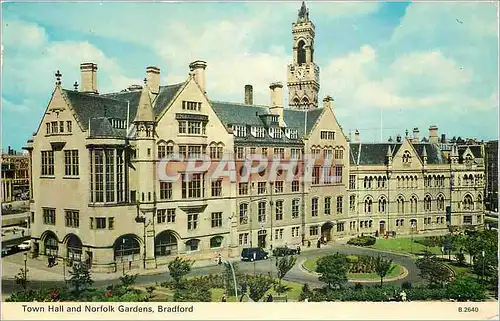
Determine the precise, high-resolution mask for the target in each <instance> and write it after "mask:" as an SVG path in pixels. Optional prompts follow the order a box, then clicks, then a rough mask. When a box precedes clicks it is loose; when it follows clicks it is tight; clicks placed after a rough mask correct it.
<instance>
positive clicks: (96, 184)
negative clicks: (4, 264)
mask: <svg viewBox="0 0 500 321" xmlns="http://www.w3.org/2000/svg"><path fill="white" fill-rule="evenodd" d="M293 31H294V37H295V36H297V37H298V38H297V39H295V40H294V41H295V42H297V41H299V42H300V39H302V38H301V37H302V36H303V37H305V38H304V39H305V40H304V41H305V46H304V47H303V48H304V51H303V52H301V53H299V52H298V49H297V48H295V47H297V46H296V45H295V42H294V61H293V64H292V65H291V67H290V68H289V81H288V89H289V93H292V94H291V95H292V96H293V97H292V96H290V97H292V99H290V100H289V103H288V106H285V105H286V104H285V103H284V101H283V85H282V84H280V83H273V84H271V85H270V86H269V88H270V97H271V100H270V103H269V105H266V106H258V105H254V104H253V97H252V89H251V88H252V87H250V86H246V90H245V95H244V97H245V99H244V100H245V103H243V104H242V103H231V102H220V101H213V100H210V99H209V97H208V96H209V94H207V92H206V80H205V71H206V69H207V63H206V62H204V61H195V62H193V63H191V64H190V66H189V76H188V77H187V79H186V80H185V81H184V82H182V83H179V84H169V85H166V86H162V85H160V82H159V79H160V69H159V68H157V67H148V68H147V69H146V79H145V83H144V85H142V86H141V85H133V86H131V87H129V88H128V89H125V90H122V91H121V92H116V93H108V94H103V93H99V91H98V88H97V65H95V64H93V63H83V64H82V65H81V72H82V84H81V88H82V90H81V91H78V88H77V87H76V86H75V89H72V90H68V89H64V88H63V86H62V81H61V78H62V75H61V74H60V73H59V72H58V73H57V74H56V77H57V79H56V86H55V88H54V91H53V93H52V97H51V99H50V101H49V104H48V106H47V109H46V112H45V113H44V116H43V118H42V120H41V122H40V126H39V128H38V129H37V131H36V133H35V134H34V136H33V138H32V139H31V140H30V141H28V146H27V148H26V149H27V150H28V151H29V152H30V160H31V165H32V173H33V193H32V194H31V212H32V215H33V217H34V222H33V224H32V237H33V240H34V246H33V247H32V255H55V256H57V257H59V258H64V259H69V260H77V261H80V260H81V261H86V262H87V263H88V264H90V265H91V268H92V270H94V271H116V270H119V269H120V268H121V265H122V264H123V265H125V264H127V265H130V266H131V267H141V268H146V269H147V268H154V267H157V266H159V265H162V264H166V263H167V262H168V261H169V260H171V259H173V258H175V256H178V255H179V256H189V257H191V258H193V259H208V258H213V257H215V256H218V255H219V254H221V255H222V256H224V257H228V256H230V257H235V256H238V255H239V253H240V252H241V249H242V248H244V247H255V246H261V247H265V248H271V247H276V246H284V245H288V246H296V245H301V246H309V245H311V244H312V246H314V245H315V243H316V242H317V241H318V239H320V238H324V239H325V240H327V241H329V240H334V239H336V238H339V237H342V236H348V235H353V236H354V235H359V234H361V233H377V231H378V233H382V234H384V233H386V232H392V231H395V232H396V233H410V232H415V233H420V232H425V231H430V230H436V229H443V230H444V229H446V228H447V226H448V225H457V226H463V225H478V224H481V222H482V198H481V197H482V196H481V191H482V189H481V188H479V187H480V186H482V185H481V184H483V183H482V177H483V176H482V175H483V173H484V163H483V161H482V159H483V156H482V155H483V154H482V153H483V152H482V150H481V149H479V150H478V149H477V148H475V147H474V148H472V147H465V148H462V147H459V146H454V147H453V151H452V153H451V154H450V155H451V156H450V157H446V156H445V155H444V154H443V153H442V151H441V150H440V149H439V147H437V146H436V144H435V143H419V142H418V140H416V141H411V140H409V139H404V140H401V141H399V142H396V143H392V142H391V143H384V144H365V143H362V142H360V140H359V132H358V134H357V140H356V142H354V143H350V142H349V141H348V139H347V138H346V136H345V135H344V133H343V131H342V129H341V127H340V125H339V123H338V121H337V119H336V117H335V109H334V106H333V99H332V98H331V97H330V96H327V97H325V99H323V105H322V106H321V107H319V106H317V93H318V90H319V68H318V67H317V66H316V65H315V64H314V63H313V61H312V57H313V40H314V25H312V22H311V21H310V20H309V15H308V11H307V9H306V8H305V6H303V7H302V8H301V9H300V10H299V18H298V21H297V24H294V26H293ZM299 38H300V39H299ZM300 46H302V45H300ZM300 46H299V47H300ZM299 55H305V56H301V57H300V59H299ZM302 59H305V60H304V62H303V63H302V64H304V63H305V64H306V66H305V67H306V69H307V66H309V72H310V74H311V75H312V76H311V77H312V78H311V79H308V78H307V76H305V78H300V79H299V80H298V79H296V78H295V77H296V76H295V70H296V68H299V67H301V65H302V64H301V62H302ZM292 67H293V68H292ZM301 68H302V67H301ZM297 86H298V87H297ZM301 87H302V88H306V89H304V90H306V91H307V92H303V93H302V92H300V93H299V92H298V91H297V88H301ZM304 95H305V96H307V103H306V104H302V102H303V97H305V96H304ZM295 96H297V97H298V98H299V104H298V105H297V104H296V105H294V104H293V101H294V99H295V98H296V97H295ZM290 102H291V103H290ZM285 107H288V108H285ZM435 134H436V135H437V128H436V129H435V130H434V129H433V133H432V135H433V136H434V135H435ZM175 154H180V155H183V156H185V157H187V158H191V159H193V158H194V159H199V158H200V157H201V156H200V155H201V154H207V155H209V156H210V158H211V159H212V162H213V163H212V165H214V166H215V165H217V164H219V160H220V159H221V158H223V156H224V155H231V157H232V158H234V160H235V167H234V169H230V170H229V171H230V172H231V173H232V174H234V177H235V178H234V179H233V178H230V179H222V180H220V181H219V180H212V179H211V175H209V172H208V171H207V172H204V173H203V174H200V175H197V174H195V176H193V177H192V180H191V181H189V182H186V181H183V180H182V179H178V180H175V181H173V182H167V181H164V180H160V179H159V177H160V174H161V173H160V172H161V171H162V169H163V168H162V166H163V165H162V164H163V163H162V160H164V159H165V158H168V157H172V156H174V155H175ZM248 155H261V156H263V157H264V158H267V159H269V160H273V159H279V160H280V161H281V162H282V163H293V162H297V164H298V165H297V167H293V168H292V169H293V175H294V176H293V177H294V179H293V180H292V181H290V180H286V179H285V177H286V174H287V172H288V171H283V172H280V171H278V175H277V176H276V177H273V178H272V179H270V178H269V177H270V175H272V171H271V170H270V168H269V167H264V168H262V169H260V170H259V171H258V173H256V174H255V175H252V176H250V180H249V181H244V180H243V179H242V177H244V176H245V175H244V174H245V171H246V170H249V169H248V168H247V167H246V165H245V164H246V163H245V162H246V160H245V159H246V158H245V157H246V156H248ZM309 157H312V159H313V161H314V165H311V166H309V167H304V166H301V164H302V165H303V164H304V163H303V161H305V159H306V158H309ZM327 160H328V161H327ZM171 164H173V166H174V167H176V168H177V170H178V171H179V172H180V173H182V174H185V175H189V172H190V170H189V168H186V167H184V166H185V165H184V163H182V162H175V161H173V162H172V163H171ZM309 164H311V163H309ZM303 173H309V174H310V176H311V181H305V180H300V179H298V177H301V176H303ZM325 173H328V174H330V175H328V176H329V177H330V178H328V179H324V177H325V175H324V174H325ZM180 178H182V176H181V177H180ZM450 178H452V179H451V180H450ZM452 182H454V183H453V184H452ZM383 200H385V203H384V201H383ZM398 202H399V203H398ZM379 204H380V205H379ZM382 204H384V205H382ZM450 204H451V207H450V209H451V210H450V211H449V212H450V213H451V216H448V219H449V220H450V221H449V223H447V215H446V207H447V206H450ZM450 217H451V218H450ZM413 220H414V221H415V222H416V223H415V224H414V227H413V229H411V222H413Z"/></svg>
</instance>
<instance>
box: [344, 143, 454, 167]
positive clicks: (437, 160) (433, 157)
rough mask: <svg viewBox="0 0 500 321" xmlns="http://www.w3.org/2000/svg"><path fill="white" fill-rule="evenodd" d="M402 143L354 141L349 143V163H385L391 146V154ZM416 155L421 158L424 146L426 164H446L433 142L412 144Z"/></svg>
mask: <svg viewBox="0 0 500 321" xmlns="http://www.w3.org/2000/svg"><path fill="white" fill-rule="evenodd" d="M402 145H403V143H395V144H391V143H355V144H350V145H349V146H350V149H351V153H350V154H351V157H350V162H351V165H385V164H386V156H387V152H388V149H389V146H390V147H391V152H392V156H394V155H396V153H397V152H398V150H399V149H400V148H401V146H402ZM412 146H413V148H414V149H415V151H416V152H417V155H418V156H419V157H420V159H422V157H423V152H424V147H425V151H426V153H427V164H431V165H437V164H446V158H445V157H444V155H443V153H442V152H441V150H440V149H439V147H438V146H437V145H435V144H425V143H419V144H412Z"/></svg>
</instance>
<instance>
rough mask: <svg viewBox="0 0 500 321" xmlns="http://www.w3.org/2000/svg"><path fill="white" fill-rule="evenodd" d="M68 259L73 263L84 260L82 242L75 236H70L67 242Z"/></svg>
mask: <svg viewBox="0 0 500 321" xmlns="http://www.w3.org/2000/svg"><path fill="white" fill-rule="evenodd" d="M66 246H67V250H68V253H67V257H68V259H70V260H73V261H81V260H82V241H81V240H80V238H79V237H78V236H76V235H75V234H70V236H69V238H68V241H67V244H66Z"/></svg>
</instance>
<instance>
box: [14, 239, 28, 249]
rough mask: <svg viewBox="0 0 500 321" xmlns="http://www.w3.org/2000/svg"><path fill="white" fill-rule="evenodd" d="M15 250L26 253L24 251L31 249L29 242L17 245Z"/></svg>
mask: <svg viewBox="0 0 500 321" xmlns="http://www.w3.org/2000/svg"><path fill="white" fill-rule="evenodd" d="M17 248H18V249H19V250H20V251H26V250H29V249H31V240H27V241H24V242H23V243H21V244H19V245H18V246H17Z"/></svg>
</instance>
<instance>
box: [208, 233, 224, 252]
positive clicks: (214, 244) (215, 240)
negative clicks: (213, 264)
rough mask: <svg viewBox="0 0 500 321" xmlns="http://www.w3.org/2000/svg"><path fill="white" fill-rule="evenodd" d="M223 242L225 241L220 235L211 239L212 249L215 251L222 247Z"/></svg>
mask: <svg viewBox="0 0 500 321" xmlns="http://www.w3.org/2000/svg"><path fill="white" fill-rule="evenodd" d="M223 240H224V238H223V237H222V236H220V235H218V236H214V237H212V238H211V239H210V248H211V249H215V248H219V247H222V241H223Z"/></svg>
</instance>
